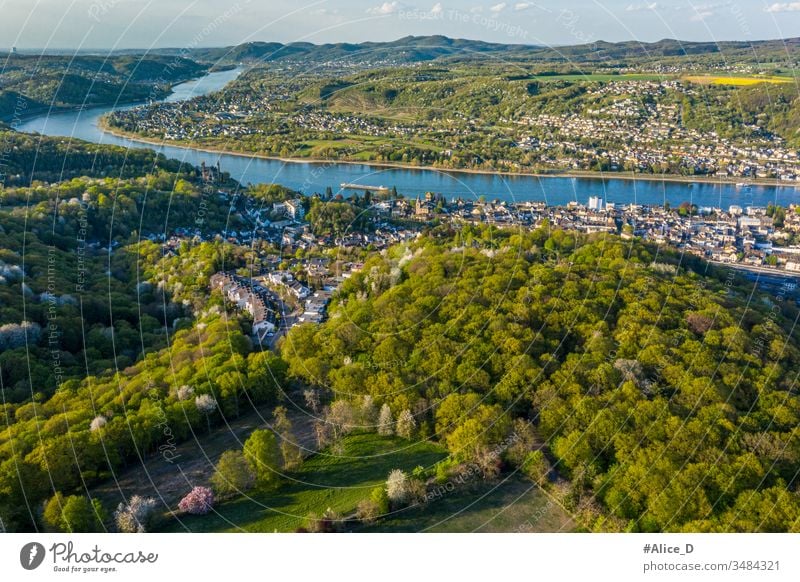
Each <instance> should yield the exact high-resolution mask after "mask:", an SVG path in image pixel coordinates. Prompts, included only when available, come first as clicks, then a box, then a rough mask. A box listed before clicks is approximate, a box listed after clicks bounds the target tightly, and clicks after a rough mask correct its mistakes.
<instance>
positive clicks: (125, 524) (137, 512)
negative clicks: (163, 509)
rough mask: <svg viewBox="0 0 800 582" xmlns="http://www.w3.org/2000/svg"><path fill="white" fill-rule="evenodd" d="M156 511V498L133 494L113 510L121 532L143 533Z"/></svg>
mask: <svg viewBox="0 0 800 582" xmlns="http://www.w3.org/2000/svg"><path fill="white" fill-rule="evenodd" d="M155 511H156V500H155V499H153V498H152V497H141V496H140V495H134V496H133V497H131V499H130V501H129V502H128V504H127V505H126V504H125V503H120V504H119V506H118V507H117V510H116V511H115V512H114V521H115V522H116V524H117V529H118V530H119V531H121V532H122V533H144V532H146V531H147V526H149V525H150V521H151V520H152V519H153V515H154V514H155Z"/></svg>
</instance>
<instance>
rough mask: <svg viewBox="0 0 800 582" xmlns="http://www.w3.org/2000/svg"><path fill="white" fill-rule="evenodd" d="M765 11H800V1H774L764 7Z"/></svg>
mask: <svg viewBox="0 0 800 582" xmlns="http://www.w3.org/2000/svg"><path fill="white" fill-rule="evenodd" d="M766 11H767V12H800V2H775V4H772V5H770V6H767V8H766Z"/></svg>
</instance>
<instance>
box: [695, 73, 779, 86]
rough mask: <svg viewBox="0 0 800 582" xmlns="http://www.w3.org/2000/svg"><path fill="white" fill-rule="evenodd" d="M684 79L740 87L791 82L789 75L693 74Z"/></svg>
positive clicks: (703, 83) (705, 83) (702, 83)
mask: <svg viewBox="0 0 800 582" xmlns="http://www.w3.org/2000/svg"><path fill="white" fill-rule="evenodd" d="M684 79H686V80H687V81H689V82H691V83H699V84H701V85H737V86H742V87H745V86H748V85H757V84H759V83H791V82H792V81H793V79H791V78H789V77H715V76H713V75H695V76H690V77H684Z"/></svg>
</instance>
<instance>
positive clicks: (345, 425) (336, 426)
mask: <svg viewBox="0 0 800 582" xmlns="http://www.w3.org/2000/svg"><path fill="white" fill-rule="evenodd" d="M327 420H328V424H329V425H330V427H331V432H332V433H333V439H334V440H339V438H341V437H343V436H344V435H347V434H350V432H352V430H353V429H354V428H355V422H356V419H355V413H354V412H353V406H352V405H351V404H350V403H349V402H348V401H347V400H337V401H336V402H334V403H333V404H331V407H330V409H329V410H328V415H327Z"/></svg>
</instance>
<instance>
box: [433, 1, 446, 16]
mask: <svg viewBox="0 0 800 582" xmlns="http://www.w3.org/2000/svg"><path fill="white" fill-rule="evenodd" d="M443 12H444V8H443V7H442V3H441V2H437V3H436V4H434V5H433V8H431V15H432V16H439V15H440V14H442V13H443Z"/></svg>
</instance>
